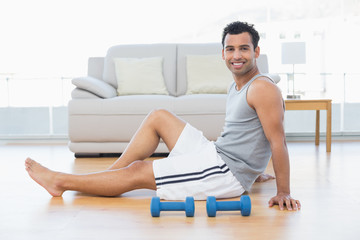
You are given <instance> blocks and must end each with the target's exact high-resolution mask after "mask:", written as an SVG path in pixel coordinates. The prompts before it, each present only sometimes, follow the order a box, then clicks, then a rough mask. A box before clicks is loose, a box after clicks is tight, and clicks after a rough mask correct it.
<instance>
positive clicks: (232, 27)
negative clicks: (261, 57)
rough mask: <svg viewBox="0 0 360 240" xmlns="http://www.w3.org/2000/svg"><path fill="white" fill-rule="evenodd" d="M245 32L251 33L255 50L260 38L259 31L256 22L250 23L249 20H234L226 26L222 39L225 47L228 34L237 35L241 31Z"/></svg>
mask: <svg viewBox="0 0 360 240" xmlns="http://www.w3.org/2000/svg"><path fill="white" fill-rule="evenodd" d="M244 32H247V33H249V34H250V36H251V40H252V43H253V45H254V50H255V48H257V46H258V43H259V40H260V36H259V33H258V32H257V31H256V30H255V28H254V24H249V23H247V22H240V21H236V22H232V23H230V24H228V25H227V26H226V27H225V28H224V31H223V34H222V41H221V43H222V45H223V48H224V47H225V46H224V44H225V37H226V35H227V34H230V35H235V34H240V33H244Z"/></svg>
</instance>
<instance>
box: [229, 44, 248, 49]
mask: <svg viewBox="0 0 360 240" xmlns="http://www.w3.org/2000/svg"><path fill="white" fill-rule="evenodd" d="M233 47H234V46H232V45H227V46H225V48H233ZM239 47H250V45H249V44H243V45H240V46H239Z"/></svg>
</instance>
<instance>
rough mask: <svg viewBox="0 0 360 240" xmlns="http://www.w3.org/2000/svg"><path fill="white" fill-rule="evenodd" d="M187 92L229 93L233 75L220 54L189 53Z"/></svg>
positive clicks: (187, 59) (187, 57)
mask: <svg viewBox="0 0 360 240" xmlns="http://www.w3.org/2000/svg"><path fill="white" fill-rule="evenodd" d="M186 70H187V92H186V94H198V93H227V89H228V87H229V85H230V83H231V82H232V81H233V77H232V74H231V72H230V71H229V69H228V68H227V67H226V64H225V63H224V60H223V59H222V57H221V55H220V54H215V55H187V56H186Z"/></svg>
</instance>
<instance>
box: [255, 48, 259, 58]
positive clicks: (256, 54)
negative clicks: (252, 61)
mask: <svg viewBox="0 0 360 240" xmlns="http://www.w3.org/2000/svg"><path fill="white" fill-rule="evenodd" d="M259 56H260V47H259V46H257V47H256V48H255V58H258V57H259Z"/></svg>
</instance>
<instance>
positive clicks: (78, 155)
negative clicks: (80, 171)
mask: <svg viewBox="0 0 360 240" xmlns="http://www.w3.org/2000/svg"><path fill="white" fill-rule="evenodd" d="M74 155H75V158H99V157H101V153H75V154H74Z"/></svg>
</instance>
